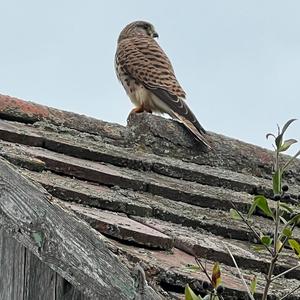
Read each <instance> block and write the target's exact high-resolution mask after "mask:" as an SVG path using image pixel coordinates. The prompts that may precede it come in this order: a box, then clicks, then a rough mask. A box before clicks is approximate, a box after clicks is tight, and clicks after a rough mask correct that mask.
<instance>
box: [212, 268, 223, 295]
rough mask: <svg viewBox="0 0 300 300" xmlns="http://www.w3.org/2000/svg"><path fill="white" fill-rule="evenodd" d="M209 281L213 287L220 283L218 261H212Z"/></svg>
mask: <svg viewBox="0 0 300 300" xmlns="http://www.w3.org/2000/svg"><path fill="white" fill-rule="evenodd" d="M211 281H212V285H213V287H214V288H215V289H216V288H217V287H218V286H219V285H220V284H221V283H222V278H221V269H220V264H219V263H218V262H215V263H214V266H213V271H212V276H211Z"/></svg>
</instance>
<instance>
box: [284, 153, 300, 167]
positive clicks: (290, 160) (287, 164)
mask: <svg viewBox="0 0 300 300" xmlns="http://www.w3.org/2000/svg"><path fill="white" fill-rule="evenodd" d="M299 155H300V150H299V151H298V152H297V153H296V154H295V155H294V156H293V157H291V158H290V159H289V160H288V161H287V162H286V163H285V165H284V166H283V168H282V171H284V170H285V169H286V168H287V167H288V166H289V165H290V164H291V163H292V162H293V161H294V160H295V159H296V158H297V157H298V156H299Z"/></svg>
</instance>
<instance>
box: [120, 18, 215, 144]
mask: <svg viewBox="0 0 300 300" xmlns="http://www.w3.org/2000/svg"><path fill="white" fill-rule="evenodd" d="M157 37H158V34H157V32H156V31H155V29H154V26H153V25H152V24H150V23H148V22H145V21H136V22H132V23H130V24H128V25H127V26H126V27H125V28H124V29H123V30H122V31H121V33H120V35H119V38H118V46H117V51H116V56H115V68H116V73H117V76H118V79H119V80H120V81H121V83H122V85H123V87H124V89H125V90H126V93H127V94H128V96H129V98H130V100H131V101H132V102H133V104H134V105H135V106H136V108H134V109H133V112H136V113H138V112H143V111H146V112H149V113H152V112H156V113H167V114H169V115H170V116H171V117H172V118H174V119H176V120H178V121H180V122H181V123H183V124H184V125H185V126H186V127H187V128H188V129H189V130H190V131H191V132H192V133H193V134H194V136H195V137H196V138H197V139H198V140H200V141H201V142H202V143H204V144H205V145H206V146H207V147H209V148H211V147H210V145H209V143H208V142H207V140H206V139H205V136H204V135H205V134H206V132H205V130H204V128H203V127H202V126H201V125H200V123H199V122H198V120H197V119H196V117H195V115H194V114H193V112H192V111H191V110H190V108H189V107H188V106H187V104H186V102H185V101H184V99H185V92H184V90H183V89H182V87H181V86H180V84H179V83H178V81H177V79H176V76H175V73H174V70H173V67H172V64H171V62H170V60H169V58H168V57H167V55H166V54H165V52H164V51H163V50H162V48H161V47H160V46H159V45H158V43H157V42H156V41H155V39H154V38H157Z"/></svg>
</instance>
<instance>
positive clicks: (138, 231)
mask: <svg viewBox="0 0 300 300" xmlns="http://www.w3.org/2000/svg"><path fill="white" fill-rule="evenodd" d="M58 203H59V204H60V205H61V206H63V207H65V208H67V209H70V210H72V211H74V212H75V213H76V214H78V215H79V216H80V217H81V218H82V219H84V220H85V221H87V222H88V223H89V224H90V225H91V226H92V227H93V228H94V229H96V230H97V231H99V232H101V233H103V234H105V235H107V236H110V237H114V238H117V239H118V240H122V241H126V242H130V243H134V244H138V245H142V246H146V247H151V248H157V249H164V250H170V249H171V248H172V247H173V239H172V238H170V237H169V236H168V235H166V234H163V233H161V232H159V231H157V230H155V229H153V228H152V227H149V226H145V225H144V224H142V223H140V222H137V221H134V220H132V219H130V218H128V217H127V216H124V215H120V214H117V213H112V212H108V211H103V210H99V209H96V208H92V207H84V206H82V205H79V204H75V203H66V202H63V201H59V202H58Z"/></svg>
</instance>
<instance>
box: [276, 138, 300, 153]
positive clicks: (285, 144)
mask: <svg viewBox="0 0 300 300" xmlns="http://www.w3.org/2000/svg"><path fill="white" fill-rule="evenodd" d="M295 143H297V140H295V139H289V140H286V141H284V142H283V144H282V145H281V146H280V148H279V152H284V151H286V150H288V149H289V148H290V146H291V145H293V144H295Z"/></svg>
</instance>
